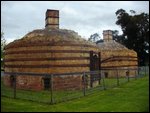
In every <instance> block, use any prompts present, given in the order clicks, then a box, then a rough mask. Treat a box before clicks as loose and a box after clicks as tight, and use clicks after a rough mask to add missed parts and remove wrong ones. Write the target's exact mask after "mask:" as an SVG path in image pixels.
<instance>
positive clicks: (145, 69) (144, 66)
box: [144, 66, 146, 76]
mask: <svg viewBox="0 0 150 113" xmlns="http://www.w3.org/2000/svg"><path fill="white" fill-rule="evenodd" d="M144 68H145V76H146V66H144Z"/></svg>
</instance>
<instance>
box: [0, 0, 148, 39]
mask: <svg viewBox="0 0 150 113" xmlns="http://www.w3.org/2000/svg"><path fill="white" fill-rule="evenodd" d="M120 8H122V9H124V10H126V11H127V12H128V13H129V11H130V10H135V11H136V13H137V14H139V13H142V12H146V13H149V1H31V2H30V1H1V31H3V32H4V37H5V38H6V40H7V42H11V41H14V40H15V39H19V38H22V37H23V36H24V35H26V34H27V33H28V32H30V31H32V30H35V29H43V28H45V12H46V10H47V9H56V10H59V11H60V15H59V16H60V20H59V22H60V23H59V24H60V26H59V27H60V28H62V29H71V30H74V31H76V32H78V34H79V35H81V36H82V37H83V38H86V39H88V38H89V37H90V35H91V34H94V33H99V35H100V36H101V37H102V31H103V30H107V29H110V30H118V31H119V34H122V32H121V28H120V26H117V25H116V24H115V22H116V20H117V18H116V15H115V12H116V11H117V10H118V9H120Z"/></svg>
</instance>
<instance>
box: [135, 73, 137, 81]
mask: <svg viewBox="0 0 150 113" xmlns="http://www.w3.org/2000/svg"><path fill="white" fill-rule="evenodd" d="M136 79H137V73H136V71H135V80H136Z"/></svg>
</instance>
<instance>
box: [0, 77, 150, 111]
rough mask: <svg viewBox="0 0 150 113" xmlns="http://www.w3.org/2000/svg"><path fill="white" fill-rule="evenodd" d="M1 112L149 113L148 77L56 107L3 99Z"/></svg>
mask: <svg viewBox="0 0 150 113" xmlns="http://www.w3.org/2000/svg"><path fill="white" fill-rule="evenodd" d="M1 111H3V112H5V111H8V112H10V111H11V112H13V111H38V112H40V111H104V112H105V111H106V112H110V111H112V112H117V111H124V112H125V111H127V112H133V111H135V112H148V111H149V78H148V76H146V77H144V78H140V79H137V80H132V81H131V82H129V83H125V84H122V85H120V86H119V87H115V88H112V89H108V90H105V91H104V90H103V91H98V92H95V93H94V94H91V95H87V96H85V97H82V98H79V99H75V100H72V101H67V102H63V103H58V104H54V105H48V104H42V103H36V102H30V101H25V100H19V99H11V98H6V97H1Z"/></svg>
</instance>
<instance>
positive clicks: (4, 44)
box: [1, 32, 6, 58]
mask: <svg viewBox="0 0 150 113" xmlns="http://www.w3.org/2000/svg"><path fill="white" fill-rule="evenodd" d="M5 46H6V39H5V38H4V32H1V58H3V54H4V47H5Z"/></svg>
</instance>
